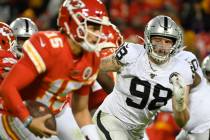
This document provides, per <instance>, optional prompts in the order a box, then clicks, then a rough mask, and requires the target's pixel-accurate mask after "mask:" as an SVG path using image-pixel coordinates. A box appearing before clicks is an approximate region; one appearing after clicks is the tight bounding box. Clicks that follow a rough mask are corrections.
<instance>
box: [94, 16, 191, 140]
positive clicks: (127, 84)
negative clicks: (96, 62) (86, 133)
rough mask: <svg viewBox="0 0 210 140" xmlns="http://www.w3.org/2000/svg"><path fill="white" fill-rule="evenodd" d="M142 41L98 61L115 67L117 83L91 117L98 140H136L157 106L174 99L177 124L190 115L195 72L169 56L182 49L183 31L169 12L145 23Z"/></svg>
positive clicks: (128, 44) (124, 45) (104, 67)
mask: <svg viewBox="0 0 210 140" xmlns="http://www.w3.org/2000/svg"><path fill="white" fill-rule="evenodd" d="M144 35H145V37H144V39H145V45H144V46H143V45H139V44H133V43H124V44H123V45H122V46H121V47H120V48H119V49H118V51H117V52H116V53H115V54H114V55H112V56H110V57H107V58H104V59H103V61H102V63H101V69H103V70H104V71H117V72H118V73H117V77H116V78H117V79H116V84H115V87H114V89H113V92H112V93H111V94H109V95H108V96H107V97H106V99H105V100H104V102H103V103H102V105H101V106H100V107H99V109H98V110H97V111H96V113H95V115H94V118H93V119H94V121H95V123H96V124H97V126H98V128H99V131H100V135H101V139H106V140H119V139H120V140H139V139H142V138H143V132H144V129H145V127H146V126H147V125H148V124H149V123H150V122H151V121H152V118H153V117H154V115H155V114H156V112H157V111H158V110H159V108H160V107H161V106H164V105H166V104H167V101H168V100H169V99H170V98H171V97H172V99H173V111H174V116H175V119H176V121H177V123H178V124H179V125H180V126H181V127H183V126H184V125H185V124H186V122H187V121H188V119H189V112H188V93H189V89H190V85H191V84H192V83H193V76H194V73H193V71H192V69H191V67H190V64H189V63H187V62H186V61H184V60H181V59H178V58H176V57H173V56H174V55H175V54H177V53H178V52H179V51H181V50H182V49H183V35H182V31H181V29H180V28H179V27H178V26H177V25H176V23H175V22H174V21H173V20H172V19H171V18H170V17H168V16H157V17H155V18H153V19H151V20H150V21H149V23H148V24H147V26H146V28H145V32H144Z"/></svg>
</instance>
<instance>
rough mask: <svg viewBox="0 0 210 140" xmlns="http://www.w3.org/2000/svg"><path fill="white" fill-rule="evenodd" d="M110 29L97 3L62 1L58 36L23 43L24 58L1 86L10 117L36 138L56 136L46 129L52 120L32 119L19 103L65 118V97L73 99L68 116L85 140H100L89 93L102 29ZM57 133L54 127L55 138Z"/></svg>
mask: <svg viewBox="0 0 210 140" xmlns="http://www.w3.org/2000/svg"><path fill="white" fill-rule="evenodd" d="M109 24H110V22H109V20H108V17H107V13H106V9H105V6H104V5H103V3H102V2H101V1H99V0H94V1H91V3H90V1H88V0H74V1H71V0H65V1H64V3H63V5H62V6H61V9H60V12H59V17H58V26H59V27H60V28H61V31H57V32H56V31H45V32H38V33H37V34H35V35H33V36H32V37H31V38H30V39H29V40H28V41H26V42H25V43H24V45H23V50H24V56H23V57H22V58H21V59H20V60H19V61H18V63H17V64H16V65H15V66H14V67H13V69H12V70H11V71H10V72H9V74H8V76H7V77H6V78H5V80H4V82H3V83H2V85H1V87H0V96H2V97H3V99H4V100H5V105H6V107H7V109H8V112H9V113H12V114H13V115H14V116H17V117H18V118H19V119H20V120H21V121H22V122H23V124H24V125H25V126H26V127H28V128H29V129H30V131H31V132H33V133H34V134H37V135H40V136H45V135H47V134H57V133H56V132H54V131H52V130H49V129H47V128H46V127H45V125H44V122H45V120H46V119H48V118H49V117H50V115H46V116H43V117H38V118H32V117H31V116H30V114H29V112H28V110H27V108H26V107H25V105H24V104H23V102H22V100H26V99H31V100H37V101H40V102H42V103H44V104H46V105H48V107H49V108H50V109H51V110H52V111H53V112H54V113H55V114H57V115H56V116H58V117H59V116H64V115H65V110H64V111H62V112H60V113H59V109H60V108H61V106H62V105H63V102H64V101H65V97H66V95H67V94H68V93H72V103H71V106H72V112H73V114H74V117H75V120H76V121H77V123H78V125H79V127H80V128H81V130H82V132H83V133H84V135H85V136H87V137H88V138H89V139H91V140H96V139H99V137H98V134H97V130H96V126H95V125H94V124H92V120H91V116H90V114H89V111H88V93H89V89H90V86H91V84H92V82H93V81H94V80H95V79H96V77H97V73H98V67H99V63H100V55H99V53H98V52H95V51H99V50H100V46H98V43H99V42H100V40H101V38H102V31H101V25H109ZM57 124H59V122H57ZM65 125H66V124H63V126H65ZM60 131H62V130H59V127H58V130H57V132H58V136H59V133H60Z"/></svg>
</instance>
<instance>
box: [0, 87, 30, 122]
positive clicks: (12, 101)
mask: <svg viewBox="0 0 210 140" xmlns="http://www.w3.org/2000/svg"><path fill="white" fill-rule="evenodd" d="M0 96H1V97H2V98H3V100H4V103H5V105H6V107H7V109H8V112H11V113H12V114H13V115H15V116H17V117H18V118H19V119H20V120H21V121H23V122H24V121H25V120H26V119H27V118H28V116H29V112H28V110H27V108H26V107H25V105H24V104H23V101H22V99H21V97H20V95H19V93H18V92H17V91H16V90H15V89H14V88H12V87H7V86H6V85H4V84H3V85H2V86H1V88H0Z"/></svg>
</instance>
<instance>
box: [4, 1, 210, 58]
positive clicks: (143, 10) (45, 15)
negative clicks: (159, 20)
mask: <svg viewBox="0 0 210 140" xmlns="http://www.w3.org/2000/svg"><path fill="white" fill-rule="evenodd" d="M90 1H91V0H90ZM102 1H103V2H104V3H105V4H106V6H107V10H108V12H109V15H110V18H111V21H112V22H113V23H114V24H115V25H117V27H118V28H119V29H120V31H121V32H122V34H123V36H124V39H125V40H126V41H132V42H137V43H142V40H141V39H139V38H138V37H137V35H139V36H142V37H143V30H144V27H145V25H146V23H147V22H148V21H149V20H150V19H151V18H152V17H154V16H156V15H160V14H163V15H168V16H170V17H172V18H173V19H174V20H175V21H176V22H177V23H179V24H180V25H181V27H183V30H184V38H185V45H186V46H187V48H186V49H187V50H189V51H192V52H193V53H195V54H196V56H197V57H198V58H199V60H200V61H202V59H203V58H204V57H205V56H206V55H207V54H210V0H102ZM61 3H62V0H0V21H3V22H6V23H8V24H10V22H11V21H13V20H14V19H15V18H17V17H29V18H31V19H32V20H33V21H34V22H35V23H36V24H37V25H38V27H39V30H48V29H56V28H57V24H56V18H57V15H58V11H59V5H60V4H61Z"/></svg>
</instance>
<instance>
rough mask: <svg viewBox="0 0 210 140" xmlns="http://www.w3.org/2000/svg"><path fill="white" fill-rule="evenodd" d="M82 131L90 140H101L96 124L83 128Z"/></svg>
mask: <svg viewBox="0 0 210 140" xmlns="http://www.w3.org/2000/svg"><path fill="white" fill-rule="evenodd" d="M81 131H82V133H83V134H84V135H85V137H88V139H90V140H100V138H99V134H98V132H97V127H96V125H95V124H88V125H85V126H83V127H82V128H81Z"/></svg>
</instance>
